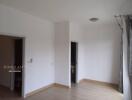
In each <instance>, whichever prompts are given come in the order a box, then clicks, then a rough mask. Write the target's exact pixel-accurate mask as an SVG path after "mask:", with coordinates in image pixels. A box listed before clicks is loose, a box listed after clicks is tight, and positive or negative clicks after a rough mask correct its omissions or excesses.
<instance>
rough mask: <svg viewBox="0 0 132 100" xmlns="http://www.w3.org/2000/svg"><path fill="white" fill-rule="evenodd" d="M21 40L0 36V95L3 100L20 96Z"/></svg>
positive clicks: (21, 72)
mask: <svg viewBox="0 0 132 100" xmlns="http://www.w3.org/2000/svg"><path fill="white" fill-rule="evenodd" d="M23 40H24V39H23V38H21V37H14V36H4V35H0V76H2V77H0V88H2V90H0V93H2V96H3V97H5V98H7V97H14V96H15V97H16V96H17V97H18V96H19V97H21V96H22V74H23ZM0 97H1V94H0Z"/></svg>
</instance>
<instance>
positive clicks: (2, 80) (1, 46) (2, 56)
mask: <svg viewBox="0 0 132 100" xmlns="http://www.w3.org/2000/svg"><path fill="white" fill-rule="evenodd" d="M13 65H14V40H13V39H11V38H9V37H2V36H0V85H2V86H5V87H8V88H11V73H9V70H10V68H8V67H9V66H13Z"/></svg>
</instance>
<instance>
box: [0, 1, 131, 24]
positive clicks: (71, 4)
mask: <svg viewBox="0 0 132 100" xmlns="http://www.w3.org/2000/svg"><path fill="white" fill-rule="evenodd" d="M0 3H2V4H4V5H7V6H10V7H12V8H16V9H18V10H20V11H23V12H26V13H29V14H31V15H34V16H37V17H39V18H42V19H48V20H52V21H55V22H57V21H64V20H69V21H82V22H83V21H84V22H87V21H88V20H89V18H91V17H98V18H99V19H100V21H111V19H113V18H114V15H118V14H132V0H0Z"/></svg>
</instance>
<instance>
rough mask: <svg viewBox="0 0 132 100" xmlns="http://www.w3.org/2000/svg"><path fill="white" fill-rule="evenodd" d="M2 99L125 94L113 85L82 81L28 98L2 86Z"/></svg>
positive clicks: (72, 99)
mask: <svg viewBox="0 0 132 100" xmlns="http://www.w3.org/2000/svg"><path fill="white" fill-rule="evenodd" d="M0 100H123V95H122V94H121V93H119V92H118V91H117V89H116V87H114V86H112V85H106V84H99V83H94V82H81V83H80V84H78V85H72V88H71V89H68V88H64V87H61V86H54V87H51V88H48V89H47V90H44V91H41V92H39V93H37V94H34V95H32V96H30V97H27V98H26V99H22V98H19V97H18V95H16V94H15V93H11V92H9V90H8V89H4V88H0Z"/></svg>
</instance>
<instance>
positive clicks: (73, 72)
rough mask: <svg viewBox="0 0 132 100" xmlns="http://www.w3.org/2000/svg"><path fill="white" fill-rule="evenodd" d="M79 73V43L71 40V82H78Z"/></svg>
mask: <svg viewBox="0 0 132 100" xmlns="http://www.w3.org/2000/svg"><path fill="white" fill-rule="evenodd" d="M76 74H77V43H76V42H71V83H74V84H75V83H76V78H77V77H76Z"/></svg>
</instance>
